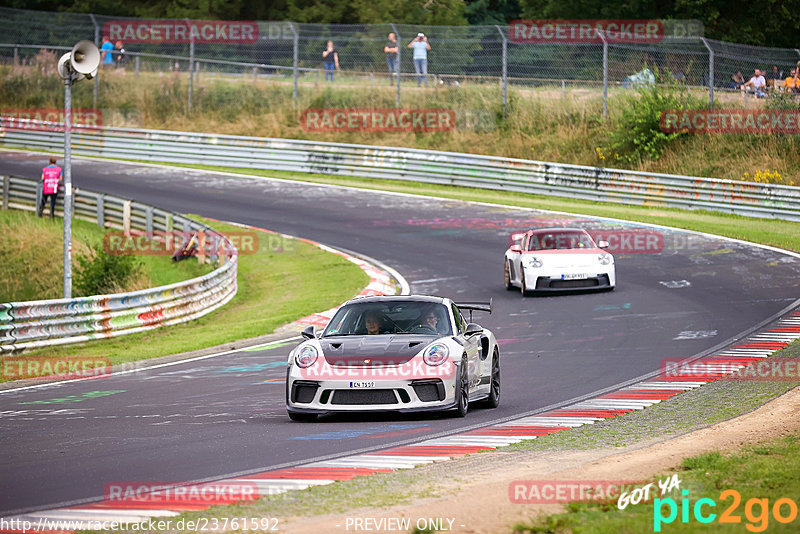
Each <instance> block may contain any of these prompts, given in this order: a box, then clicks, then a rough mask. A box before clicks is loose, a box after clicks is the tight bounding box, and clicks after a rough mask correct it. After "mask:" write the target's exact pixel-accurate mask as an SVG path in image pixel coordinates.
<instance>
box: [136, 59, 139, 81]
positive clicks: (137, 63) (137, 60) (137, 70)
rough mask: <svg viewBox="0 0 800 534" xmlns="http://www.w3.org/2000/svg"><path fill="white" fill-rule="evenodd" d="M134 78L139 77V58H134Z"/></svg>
mask: <svg viewBox="0 0 800 534" xmlns="http://www.w3.org/2000/svg"><path fill="white" fill-rule="evenodd" d="M136 77H137V78H138V77H139V56H136Z"/></svg>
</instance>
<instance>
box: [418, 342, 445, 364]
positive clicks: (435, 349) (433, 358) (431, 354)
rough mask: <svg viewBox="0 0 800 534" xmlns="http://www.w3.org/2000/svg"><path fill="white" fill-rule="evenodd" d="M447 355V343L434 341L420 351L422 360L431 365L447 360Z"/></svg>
mask: <svg viewBox="0 0 800 534" xmlns="http://www.w3.org/2000/svg"><path fill="white" fill-rule="evenodd" d="M449 355H450V349H448V348H447V345H444V344H442V343H434V344H433V345H431V346H430V347H428V348H427V349H425V352H423V353H422V361H424V362H425V363H427V364H428V365H432V366H436V365H442V364H443V363H444V362H446V361H447V357H448V356H449Z"/></svg>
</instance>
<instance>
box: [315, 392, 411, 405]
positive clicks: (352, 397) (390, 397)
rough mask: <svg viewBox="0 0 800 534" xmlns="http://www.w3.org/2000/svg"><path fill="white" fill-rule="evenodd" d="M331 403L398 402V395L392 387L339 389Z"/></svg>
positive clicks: (334, 393)
mask: <svg viewBox="0 0 800 534" xmlns="http://www.w3.org/2000/svg"><path fill="white" fill-rule="evenodd" d="M331 404H346V405H353V404H397V396H396V395H395V394H394V390H392V389H361V390H347V389H337V390H336V391H334V392H333V398H332V399H331Z"/></svg>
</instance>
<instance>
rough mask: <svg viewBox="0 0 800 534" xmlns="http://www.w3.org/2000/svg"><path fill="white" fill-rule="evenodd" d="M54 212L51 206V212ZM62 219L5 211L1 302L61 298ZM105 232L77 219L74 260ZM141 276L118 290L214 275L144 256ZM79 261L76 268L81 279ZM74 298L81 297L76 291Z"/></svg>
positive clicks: (1, 216) (0, 222) (190, 264)
mask: <svg viewBox="0 0 800 534" xmlns="http://www.w3.org/2000/svg"><path fill="white" fill-rule="evenodd" d="M48 209H49V208H48ZM63 232H64V226H63V219H59V218H56V219H50V218H49V217H42V218H39V217H36V216H35V215H34V214H33V212H29V211H21V210H5V211H0V235H2V239H0V257H1V258H3V261H0V302H23V301H26V300H43V299H58V298H61V297H62V296H63V292H62V291H63V245H62V243H63V236H64V233H63ZM105 233H106V231H105V230H104V229H103V228H100V227H99V226H97V225H96V224H93V223H90V222H87V221H83V220H80V219H73V221H72V252H73V258H77V257H79V256H82V255H86V254H88V253H89V252H90V249H91V247H92V246H93V245H96V244H99V243H102V241H103V236H104V235H105ZM137 260H138V261H139V262H140V263H141V269H139V270H138V272H137V273H138V275H137V276H135V277H133V278H132V279H131V280H130V281H129V282H128V283H126V284H125V285H124V286H122V287H120V288H119V291H120V292H121V291H133V290H137V289H144V288H147V287H153V286H160V285H166V284H172V283H175V282H180V281H182V280H188V279H190V278H194V277H197V276H202V275H204V274H206V273H208V272H210V271H211V267H210V266H208V265H199V264H198V263H197V262H196V261H184V262H180V263H178V264H174V263H172V262H171V261H170V258H169V256H139V257H137ZM77 269H78V267H77V263H73V270H75V271H76V272H75V274H76V275H77V274H78V273H77ZM73 294H74V295H75V296H85V295H81V294H80V293H79V292H77V291H73Z"/></svg>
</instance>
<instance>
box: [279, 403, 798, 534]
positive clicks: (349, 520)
mask: <svg viewBox="0 0 800 534" xmlns="http://www.w3.org/2000/svg"><path fill="white" fill-rule="evenodd" d="M797 429H800V388H795V389H794V390H791V391H789V392H788V393H786V394H785V395H783V396H781V397H779V398H777V399H775V400H773V401H772V402H770V403H768V404H765V405H764V406H762V407H760V408H758V409H756V410H754V411H753V412H750V413H748V414H746V415H743V416H740V417H737V418H736V419H732V420H730V421H726V422H723V423H718V424H715V425H712V426H710V427H707V428H703V429H700V430H696V431H694V432H691V433H688V434H684V435H682V436H678V437H674V438H671V439H659V440H652V441H650V442H647V443H639V444H636V445H631V446H628V447H620V448H612V449H599V450H591V451H564V452H544V453H543V452H542V451H525V452H494V453H489V454H479V455H473V456H470V457H468V458H465V459H462V460H459V461H450V462H444V463H440V464H434V466H430V467H429V468H427V469H430V470H431V475H432V476H431V477H426V478H429V479H431V478H433V477H435V475H436V474H437V473H438V475H439V477H438V480H439V482H437V487H439V488H441V491H440V492H439V493H440V494H441V495H445V496H444V497H439V498H429V499H420V500H418V501H414V502H413V503H410V504H404V505H398V506H394V507H392V508H390V509H359V510H351V511H347V512H345V513H342V514H337V515H330V516H319V517H312V518H288V519H287V520H285V521H282V523H281V527H282V530H284V531H285V532H291V533H293V534H294V533H309V534H311V533H313V534H316V533H319V532H370V531H371V532H391V531H395V532H397V531H400V532H402V531H405V530H404V529H398V528H396V526H397V525H398V523H396V522H394V521H397V520H398V519H399V518H407V519H408V520H410V525H411V529H412V530H413V528H414V527H415V526H417V525H418V523H417V522H418V521H419V526H421V527H422V526H425V524H424V522H425V521H427V520H429V519H432V518H433V519H436V518H442V523H441V525H442V527H443V528H441V529H440V530H441V531H452V532H462V533H492V534H494V533H503V532H511V527H512V526H513V525H514V524H515V523H517V522H519V521H528V520H529V519H530V518H532V517H534V516H536V515H538V514H551V513H556V512H559V511H562V510H563V505H560V504H548V505H541V504H515V503H512V502H511V500H510V499H509V485H510V484H511V482H513V481H515V480H538V481H544V480H561V481H571V480H653V479H654V478H655V476H656V475H658V474H660V473H664V472H665V471H668V470H670V469H672V468H675V467H677V466H679V465H680V463H681V461H682V460H683V458H685V457H688V456H695V455H698V454H701V453H704V452H709V451H714V450H719V451H728V452H733V451H737V450H739V449H740V448H741V447H742V446H744V445H748V444H753V443H757V442H760V441H764V440H768V439H773V438H778V437H781V436H785V435H788V434H789V433H791V432H793V431H795V430H797ZM456 473H459V474H461V475H463V477H462V478H461V479H460V480H458V479H456ZM433 479H434V480H436V479H437V478H433ZM381 519H387V520H388V519H392V521H393V522H392V523H386V522H383V523H379V522H380V521H381ZM358 520H361V521H362V522H361V523H357V521H358ZM367 520H369V522H367ZM450 520H452V524H451V523H450V522H449V521H450ZM359 525H361V527H362V528H356V527H358V526H359ZM380 526H383V527H384V528H380ZM387 527H388V528H387Z"/></svg>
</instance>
